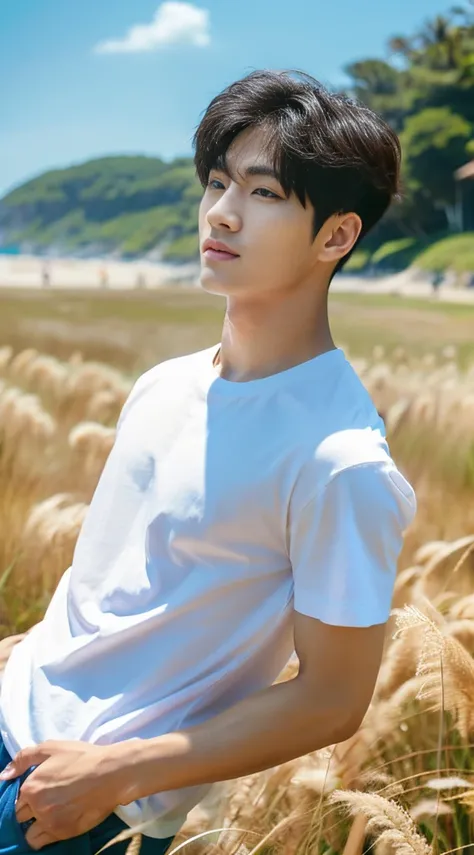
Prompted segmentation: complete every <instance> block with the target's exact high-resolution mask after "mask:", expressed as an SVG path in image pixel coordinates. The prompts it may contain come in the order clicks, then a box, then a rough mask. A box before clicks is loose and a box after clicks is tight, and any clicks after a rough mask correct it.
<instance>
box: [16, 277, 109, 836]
mask: <svg viewBox="0 0 474 855" xmlns="http://www.w3.org/2000/svg"><path fill="white" fill-rule="evenodd" d="M99 284H100V287H101V288H107V287H108V284H109V272H108V270H107V268H106V267H105V266H104V267H101V268H100V270H99ZM0 851H1V850H0Z"/></svg>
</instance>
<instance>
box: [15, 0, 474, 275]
mask: <svg viewBox="0 0 474 855" xmlns="http://www.w3.org/2000/svg"><path fill="white" fill-rule="evenodd" d="M447 2H449V0H400V2H398V3H396V4H393V3H389V2H388V0H383V2H381V3H379V4H378V5H377V8H376V10H374V6H373V3H372V2H371V0H361V2H359V3H357V4H354V3H352V2H350V0H340V2H339V3H337V4H335V5H330V4H325V5H324V7H323V6H322V4H320V3H318V2H316V3H309V2H307V0H294V2H292V3H291V8H290V6H289V4H288V2H287V1H286V0H273V2H272V4H271V6H270V5H269V4H268V3H265V2H263V0H259V1H258V2H254V0H239V3H238V4H231V3H228V2H224V0H209V2H207V3H199V4H194V3H191V2H176V0H171V2H163V3H161V4H159V5H157V3H156V0H136V2H134V3H133V4H132V3H131V2H130V0H113V2H112V0H102V2H101V3H97V2H95V0H83V2H82V3H81V6H80V8H78V7H77V6H75V5H74V6H73V5H71V4H64V3H61V2H60V0H42V2H41V3H35V2H33V0H26V2H24V3H21V4H16V3H13V2H9V0H7V2H4V3H3V4H2V9H1V12H0V15H1V29H0V73H1V74H2V79H3V80H8V87H6V89H5V91H4V96H3V99H2V132H1V136H0V146H1V149H0V152H1V159H0V252H1V253H2V254H3V255H4V256H5V255H8V256H9V259H8V260H5V258H3V265H4V266H3V267H2V268H0V281H1V282H2V284H8V283H9V279H10V281H12V282H13V284H22V285H33V284H45V285H48V284H56V285H59V284H60V285H77V284H79V285H82V286H84V287H85V286H86V284H90V285H101V286H102V287H104V286H107V285H110V286H112V287H113V286H115V287H120V286H126V287H130V286H133V285H135V286H137V287H140V286H146V285H149V284H152V285H154V286H155V285H159V284H162V283H163V282H164V281H165V280H166V279H171V280H173V281H175V280H176V279H179V280H180V281H183V280H188V281H189V280H192V277H193V275H194V274H195V269H196V258H197V252H198V243H197V234H196V212H197V206H198V202H199V199H200V194H201V188H200V186H199V185H198V183H197V181H196V178H195V176H194V170H193V166H192V161H191V154H192V150H191V139H192V134H193V131H194V129H195V127H196V125H197V123H198V121H199V118H200V116H201V115H202V112H203V111H204V109H205V107H206V106H207V104H208V103H209V101H210V100H211V98H212V97H213V96H214V95H215V94H217V93H218V92H219V91H220V90H221V89H222V88H223V87H224V86H226V85H227V84H228V83H230V82H231V81H233V80H234V79H237V78H238V77H241V76H242V75H244V74H245V73H247V72H248V71H250V70H252V69H254V68H261V67H270V68H297V69H303V70H305V71H308V72H309V73H310V74H312V75H314V76H315V77H317V78H318V79H319V80H321V81H322V82H323V83H324V84H325V85H327V86H328V87H329V88H331V89H333V90H336V91H344V92H346V93H348V94H350V95H352V96H355V97H356V98H358V99H360V100H361V101H363V102H364V103H365V104H367V105H368V106H369V107H372V108H373V109H375V110H376V111H378V112H379V113H380V114H381V115H382V116H383V117H384V118H385V119H386V120H387V121H389V122H390V123H391V124H392V125H393V127H394V128H395V130H396V131H397V132H398V133H399V134H400V136H401V140H402V145H403V152H404V168H403V182H404V194H403V200H402V202H401V203H400V204H399V205H397V206H395V207H394V208H393V209H392V210H391V212H390V213H389V214H388V215H387V216H386V217H385V219H384V221H383V223H381V224H380V226H379V228H378V229H377V230H376V232H374V233H373V234H371V235H370V237H368V238H367V240H366V242H365V244H364V245H363V246H362V247H361V249H360V251H359V252H358V253H357V254H356V255H355V256H354V257H353V258H352V259H351V262H350V265H349V271H352V272H358V273H364V274H367V275H371V276H373V275H374V274H379V273H394V272H397V271H400V270H405V269H406V268H407V267H412V268H414V269H415V270H417V271H424V276H418V278H417V279H416V282H418V283H427V282H430V283H431V284H432V285H433V287H435V288H436V287H437V286H438V285H443V284H446V285H447V286H449V287H461V288H468V287H472V286H473V285H474V257H473V253H474V238H473V236H474V5H473V4H472V2H469V0H466V2H465V3H464V4H461V5H459V6H456V7H449V5H447ZM17 254H22V255H25V254H26V255H29V256H31V255H34V256H38V255H41V256H43V257H47V258H51V259H58V258H59V259H75V260H78V259H98V258H100V259H104V260H106V261H108V262H110V263H111V264H112V262H115V264H114V265H113V266H110V267H109V265H104V266H102V267H99V268H97V265H95V267H94V266H91V265H82V266H80V265H71V264H69V265H67V264H55V265H53V264H52V263H51V264H50V265H39V266H38V264H36V265H33V266H30V267H27V266H25V264H24V263H22V265H21V267H18V265H17V264H15V263H14V262H12V260H11V256H14V255H17ZM138 260H141V261H142V262H143V263H142V266H141V267H139V266H138V265H137V261H138ZM119 261H127V262H134V264H133V266H130V264H129V265H128V266H123V265H122V266H120V265H117V263H116V262H119ZM5 265H6V266H5ZM152 265H154V266H152ZM177 267H178V268H179V269H176V268H177ZM81 277H82V281H80V280H81ZM410 281H413V277H412V278H411V280H410Z"/></svg>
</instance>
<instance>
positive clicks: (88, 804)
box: [0, 741, 126, 850]
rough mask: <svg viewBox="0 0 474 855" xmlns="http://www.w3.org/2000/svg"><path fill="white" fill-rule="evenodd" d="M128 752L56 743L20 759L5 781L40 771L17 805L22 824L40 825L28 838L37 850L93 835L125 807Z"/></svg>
mask: <svg viewBox="0 0 474 855" xmlns="http://www.w3.org/2000/svg"><path fill="white" fill-rule="evenodd" d="M125 746H126V743H122V744H121V745H112V746H97V745H89V744H88V743H86V742H53V741H51V742H44V743H43V744H42V745H38V746H35V747H32V748H25V749H24V750H23V751H20V752H19V753H18V754H17V755H16V757H15V758H14V760H12V762H11V763H10V764H9V765H8V766H7V768H6V769H5V770H4V772H3V773H2V774H1V775H0V779H2V780H11V779H13V778H17V777H19V776H20V775H22V774H23V773H24V772H26V771H27V770H28V769H30V768H31V766H36V767H37V768H35V769H34V770H33V772H31V774H30V775H29V776H28V778H27V779H26V781H25V782H24V783H23V784H22V786H21V789H20V794H19V797H18V801H17V805H16V816H17V820H18V822H26V821H27V820H29V819H33V818H34V819H35V820H36V821H35V822H34V823H32V825H31V826H30V828H29V829H28V832H27V834H26V841H27V843H28V844H29V846H31V848H32V849H35V850H37V849H42V848H43V846H46V845H47V844H50V843H56V842H57V841H59V840H68V839H70V838H71V837H76V836H77V835H79V834H84V833H85V832H87V831H90V830H91V829H92V828H95V826H96V825H99V823H101V822H102V821H103V820H104V819H105V818H106V817H107V816H109V814H111V813H112V812H113V811H114V810H115V808H116V807H117V805H119V804H121V793H123V792H125V791H126V780H125V781H124V777H125V778H126V774H125V770H124V767H123V766H121V761H120V749H123V748H124V747H125Z"/></svg>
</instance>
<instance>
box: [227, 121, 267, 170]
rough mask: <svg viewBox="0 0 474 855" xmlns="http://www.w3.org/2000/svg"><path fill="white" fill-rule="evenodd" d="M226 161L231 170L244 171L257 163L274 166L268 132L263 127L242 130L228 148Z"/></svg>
mask: <svg viewBox="0 0 474 855" xmlns="http://www.w3.org/2000/svg"><path fill="white" fill-rule="evenodd" d="M225 163H226V166H227V168H228V169H229V171H230V172H243V171H244V170H245V169H246V168H247V167H249V166H252V165H254V164H255V163H258V164H259V165H261V166H269V167H273V158H272V156H271V150H270V147H269V144H268V134H266V133H265V132H264V131H263V130H262V129H261V128H247V129H246V130H245V131H242V133H240V134H239V135H238V136H237V137H236V138H235V140H234V141H233V142H232V143H231V145H230V146H229V148H228V149H227V152H226V155H225Z"/></svg>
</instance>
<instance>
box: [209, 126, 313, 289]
mask: <svg viewBox="0 0 474 855" xmlns="http://www.w3.org/2000/svg"><path fill="white" fill-rule="evenodd" d="M226 165H227V168H228V173H227V172H223V171H220V170H217V169H214V170H212V172H211V174H210V176H209V184H208V186H207V188H206V190H205V192H204V196H203V199H202V202H201V206H200V211H199V237H200V248H201V285H202V287H203V288H204V289H205V290H206V291H209V292H211V293H213V294H221V295H229V296H238V295H242V296H245V297H255V298H258V297H264V296H265V297H268V296H269V295H270V293H273V294H277V293H280V294H283V292H285V291H288V290H289V289H291V288H292V287H294V286H295V285H298V284H299V283H301V282H303V281H305V280H306V279H308V277H309V276H310V275H311V272H312V269H313V268H314V265H315V263H316V247H315V242H314V241H313V218H314V211H313V208H312V206H311V205H310V204H309V203H307V205H306V208H304V207H303V206H302V205H301V203H300V202H299V200H298V198H297V196H295V194H293V193H292V194H291V196H290V197H289V198H286V196H285V194H284V192H283V189H282V187H281V185H280V183H279V181H278V178H277V177H276V176H275V175H274V174H273V173H272V165H271V163H270V160H269V158H268V155H265V153H264V148H263V136H262V132H261V131H260V130H257V129H253V128H249V129H248V130H246V131H244V132H243V133H242V134H240V135H239V136H238V137H237V138H236V139H235V140H234V142H233V144H232V145H231V147H230V148H229V150H228V152H227V157H226ZM208 241H211V242H212V241H217V242H219V243H221V244H222V243H223V244H225V245H226V247H227V248H228V249H229V250H230V253H233V255H232V254H228V253H225V252H219V251H218V250H216V248H213V247H212V243H211V246H210V248H207V249H206V245H207V243H208Z"/></svg>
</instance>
